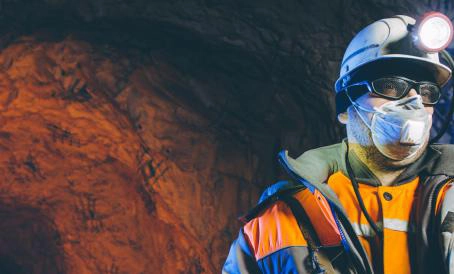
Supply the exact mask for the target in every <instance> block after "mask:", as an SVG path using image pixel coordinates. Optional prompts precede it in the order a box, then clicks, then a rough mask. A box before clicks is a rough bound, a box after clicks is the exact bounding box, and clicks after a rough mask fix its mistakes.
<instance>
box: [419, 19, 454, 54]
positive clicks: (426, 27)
mask: <svg viewBox="0 0 454 274" xmlns="http://www.w3.org/2000/svg"><path fill="white" fill-rule="evenodd" d="M452 32H453V30H452V24H451V21H449V18H447V17H446V16H444V15H443V14H441V13H433V14H430V15H428V16H427V17H426V18H424V19H423V20H422V22H421V24H420V26H419V31H418V36H419V39H420V42H421V44H422V46H423V47H424V49H426V50H428V51H440V50H443V49H444V48H446V47H447V46H448V45H449V43H450V42H451V39H452Z"/></svg>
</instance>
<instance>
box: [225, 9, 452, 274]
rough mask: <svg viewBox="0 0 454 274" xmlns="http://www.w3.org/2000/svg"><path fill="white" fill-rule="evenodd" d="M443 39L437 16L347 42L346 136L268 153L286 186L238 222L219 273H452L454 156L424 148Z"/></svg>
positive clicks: (395, 22)
mask: <svg viewBox="0 0 454 274" xmlns="http://www.w3.org/2000/svg"><path fill="white" fill-rule="evenodd" d="M451 39H452V25H451V22H450V20H449V19H448V18H447V17H446V16H444V15H442V14H440V13H430V14H428V15H426V16H425V17H423V18H422V19H421V20H418V21H416V20H415V19H413V18H411V17H408V16H403V15H398V16H394V17H392V18H386V19H382V20H379V21H376V22H374V23H372V24H370V25H369V26H367V27H365V28H364V29H363V30H361V31H360V32H359V33H358V34H357V35H356V36H355V37H354V38H353V40H352V41H351V42H350V44H349V45H348V47H347V49H346V51H345V54H344V58H343V60H342V63H341V68H340V76H339V79H338V80H337V81H336V83H335V91H336V109H337V117H338V120H339V122H340V123H342V124H344V125H345V126H346V132H347V138H346V139H344V140H343V141H342V142H341V143H338V144H334V145H330V146H327V147H321V148H317V149H314V150H309V151H307V152H305V153H303V154H302V155H301V156H299V157H297V158H295V159H294V158H291V157H290V156H289V155H288V154H287V152H286V151H283V152H281V153H280V154H279V161H280V163H281V164H282V166H283V167H284V169H285V170H286V172H287V173H288V174H289V175H290V176H289V177H290V178H291V179H290V180H288V181H279V182H278V183H276V184H274V185H272V186H270V187H269V188H268V189H267V190H266V191H265V192H264V193H263V194H262V197H261V198H260V200H259V203H258V205H257V206H256V207H255V208H253V209H252V210H250V212H249V213H248V214H246V215H245V216H243V218H242V220H243V221H244V222H245V225H244V226H243V227H242V228H241V230H240V232H239V236H238V238H237V239H236V240H235V241H234V243H233V244H232V246H231V248H230V252H229V255H228V258H227V260H226V262H225V264H224V267H223V273H390V274H391V273H393V274H394V273H454V237H453V230H454V188H453V187H451V186H452V184H453V180H454V148H453V146H452V145H441V144H435V143H432V142H431V141H430V129H431V126H432V116H433V113H434V105H435V104H437V102H438V101H439V100H440V97H441V95H442V94H441V93H442V91H441V87H442V86H443V85H445V84H446V83H447V82H448V80H449V79H450V77H451V68H450V67H449V66H447V65H445V64H443V63H442V62H441V61H440V60H441V59H440V56H439V55H440V54H439V52H440V51H441V50H443V49H444V48H446V47H447V46H448V45H449V43H450V42H451ZM448 65H449V64H448Z"/></svg>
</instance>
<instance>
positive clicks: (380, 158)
mask: <svg viewBox="0 0 454 274" xmlns="http://www.w3.org/2000/svg"><path fill="white" fill-rule="evenodd" d="M347 112H348V123H347V138H348V144H349V149H351V150H353V152H354V153H355V154H356V155H357V156H358V158H359V159H360V160H361V161H362V162H363V163H365V164H366V165H367V166H370V167H373V168H378V169H381V170H389V171H396V170H399V169H402V168H405V167H406V166H408V165H410V164H412V163H413V162H415V161H416V160H418V159H419V158H420V157H421V156H422V154H423V153H424V152H425V150H426V148H427V145H428V143H429V136H427V138H426V139H425V140H424V142H423V144H422V146H421V148H419V149H418V150H417V151H416V153H415V154H414V155H412V156H411V157H409V158H405V159H403V160H394V159H391V158H388V157H386V156H385V155H383V154H382V153H381V152H380V151H379V150H378V149H377V147H376V146H375V144H374V142H373V140H372V133H371V131H370V129H369V127H368V126H367V125H366V124H365V123H364V121H363V119H361V117H360V116H359V114H358V112H357V111H356V110H355V108H354V107H353V106H350V107H349V108H348V109H347ZM362 116H363V118H366V119H367V120H368V121H369V124H370V121H371V120H372V119H371V118H372V117H371V116H372V114H370V113H364V114H362Z"/></svg>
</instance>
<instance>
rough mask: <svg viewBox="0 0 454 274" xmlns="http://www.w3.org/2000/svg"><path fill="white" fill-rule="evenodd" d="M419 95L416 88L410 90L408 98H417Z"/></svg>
mask: <svg viewBox="0 0 454 274" xmlns="http://www.w3.org/2000/svg"><path fill="white" fill-rule="evenodd" d="M417 94H418V93H417V92H416V90H415V89H414V88H412V89H410V91H409V92H408V94H407V97H412V96H415V95H417Z"/></svg>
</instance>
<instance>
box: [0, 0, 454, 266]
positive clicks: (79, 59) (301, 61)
mask: <svg viewBox="0 0 454 274" xmlns="http://www.w3.org/2000/svg"><path fill="white" fill-rule="evenodd" d="M432 4H434V3H431V2H427V1H424V2H423V1H420V2H410V1H402V2H399V3H397V1H384V0H381V1H341V0H336V1H314V2H311V1H280V2H276V1H249V2H247V3H245V2H243V1H231V2H228V3H227V2H222V1H190V2H189V1H152V2H151V1H150V2H147V1H140V0H136V1H129V2H127V1H107V0H104V1H101V0H99V1H63V0H48V1H19V0H10V1H0V22H1V24H0V25H2V26H3V28H2V29H1V30H0V49H1V50H0V162H1V164H0V172H1V174H2V182H1V184H0V218H1V220H2V222H1V224H0V228H1V229H0V243H2V244H1V245H0V246H1V247H0V270H2V268H3V271H0V272H2V273H3V272H5V273H6V272H7V270H8V271H9V269H16V272H19V271H22V272H24V273H116V274H117V273H219V272H220V269H221V266H222V264H223V261H224V260H225V257H226V255H227V253H228V248H229V245H230V243H231V241H232V240H233V239H234V238H235V237H236V235H237V232H238V228H239V227H240V223H239V222H238V221H237V220H236V217H237V216H238V215H240V214H241V213H244V212H245V211H246V210H247V209H248V208H250V207H251V206H252V205H253V204H255V203H256V201H257V199H258V196H259V194H260V192H261V191H262V190H263V188H264V187H266V186H267V185H269V184H271V183H273V182H274V181H275V180H276V179H277V178H279V177H280V176H281V175H282V172H281V171H280V170H279V167H278V165H277V162H276V153H277V152H278V151H279V150H281V149H283V148H286V149H289V150H290V152H291V154H292V155H294V156H296V155H298V154H300V153H301V152H303V151H305V150H307V149H310V148H313V147H317V146H321V145H327V144H331V143H334V142H337V141H339V140H340V139H341V138H342V137H343V129H342V128H341V127H340V126H339V125H338V124H337V123H336V121H335V117H334V116H335V115H334V113H335V112H334V101H333V91H332V86H333V83H334V81H335V79H336V77H337V73H338V67H339V63H340V60H341V58H342V54H343V50H344V49H345V47H346V45H347V43H348V41H349V40H350V39H351V37H352V36H353V35H354V33H355V32H356V31H358V30H359V29H360V27H361V26H364V25H365V24H367V23H369V22H371V21H372V20H375V19H378V18H381V17H383V16H389V15H393V14H397V13H405V14H422V13H423V12H424V11H425V10H428V5H432ZM436 8H438V9H446V10H450V9H451V6H446V7H445V6H443V7H436ZM9 235H14V236H9ZM12 273H14V271H13V272H12Z"/></svg>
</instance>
